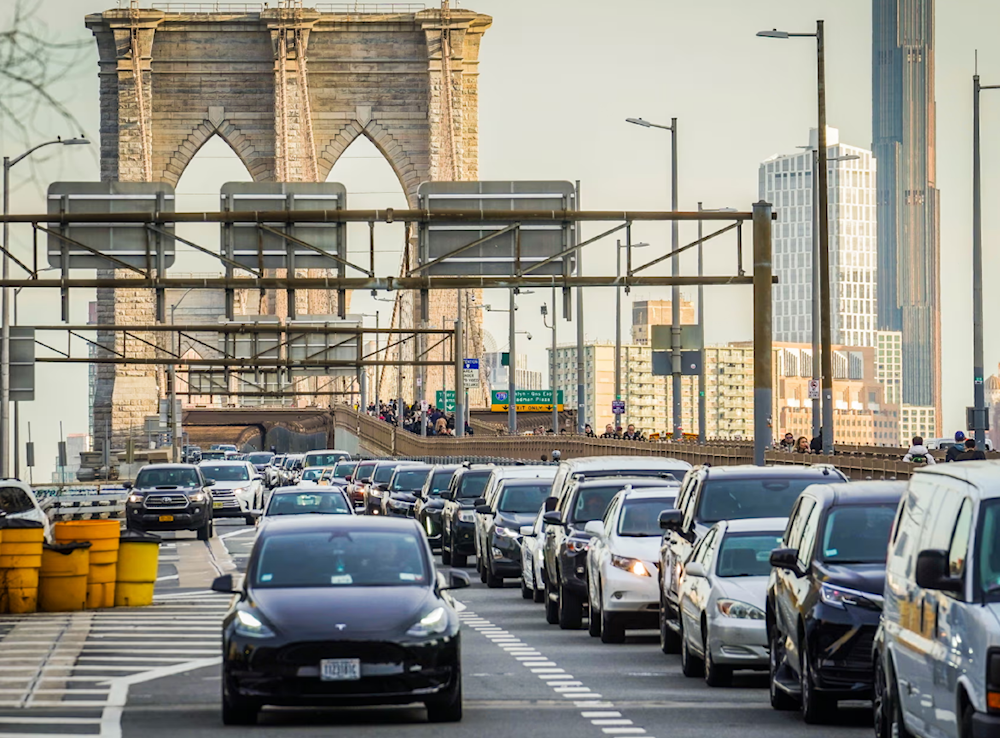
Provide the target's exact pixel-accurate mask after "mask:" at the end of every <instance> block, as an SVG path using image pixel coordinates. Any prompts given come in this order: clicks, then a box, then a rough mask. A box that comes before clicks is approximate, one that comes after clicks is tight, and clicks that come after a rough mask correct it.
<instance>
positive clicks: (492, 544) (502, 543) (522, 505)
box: [476, 477, 552, 589]
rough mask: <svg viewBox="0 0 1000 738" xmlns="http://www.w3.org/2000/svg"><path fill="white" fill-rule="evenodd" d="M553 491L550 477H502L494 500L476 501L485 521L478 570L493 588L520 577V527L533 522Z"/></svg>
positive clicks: (478, 511)
mask: <svg viewBox="0 0 1000 738" xmlns="http://www.w3.org/2000/svg"><path fill="white" fill-rule="evenodd" d="M550 494H552V480H551V479H524V478H518V477H514V478H512V479H503V480H501V481H500V483H499V485H498V490H497V494H495V495H492V497H493V501H492V502H490V503H487V502H486V501H485V500H481V501H480V500H477V502H481V503H482V504H479V505H476V512H477V513H480V514H481V515H484V516H485V517H486V522H485V523H483V524H482V528H483V531H482V533H483V539H484V541H483V543H482V544H481V545H480V548H479V550H480V552H481V553H482V560H481V561H480V562H479V567H480V568H479V571H480V573H481V574H482V577H483V581H484V582H485V583H486V586H487V587H489V588H490V589H494V588H496V587H502V586H503V580H504V578H505V577H509V578H514V577H520V576H521V526H523V525H531V524H533V523H534V522H535V518H536V517H538V510H539V508H540V507H541V506H542V504H543V503H544V502H545V500H546V499H548V497H549V495H550Z"/></svg>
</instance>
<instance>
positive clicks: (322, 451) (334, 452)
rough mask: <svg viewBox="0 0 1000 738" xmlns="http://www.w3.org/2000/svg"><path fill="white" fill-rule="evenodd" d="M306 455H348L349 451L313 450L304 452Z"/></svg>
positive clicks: (333, 449)
mask: <svg viewBox="0 0 1000 738" xmlns="http://www.w3.org/2000/svg"><path fill="white" fill-rule="evenodd" d="M306 453H307V454H348V455H350V453H351V452H350V451H345V450H344V449H342V448H314V449H313V450H312V451H306Z"/></svg>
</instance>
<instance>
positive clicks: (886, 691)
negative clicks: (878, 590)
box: [873, 461, 1000, 738]
mask: <svg viewBox="0 0 1000 738" xmlns="http://www.w3.org/2000/svg"><path fill="white" fill-rule="evenodd" d="M884 595H885V603H884V606H883V611H882V619H881V624H880V627H879V631H878V634H877V635H876V638H875V648H874V651H873V661H874V668H875V732H876V735H877V736H879V737H880V738H882V737H885V738H888V737H889V736H898V737H899V738H906V737H907V736H921V738H930V737H931V736H933V737H934V738H938V737H939V736H941V737H947V738H952V737H954V738H973V737H975V738H980V737H981V736H997V735H1000V461H967V462H962V463H956V464H937V465H935V466H930V467H924V468H923V469H921V470H920V471H919V472H918V473H916V474H914V475H913V477H912V478H911V479H910V481H909V483H908V484H907V489H906V492H905V494H904V495H903V497H902V499H901V500H900V503H899V508H898V510H897V512H896V521H895V524H894V526H893V531H892V536H891V538H890V540H889V551H888V559H887V562H886V580H885V592H884Z"/></svg>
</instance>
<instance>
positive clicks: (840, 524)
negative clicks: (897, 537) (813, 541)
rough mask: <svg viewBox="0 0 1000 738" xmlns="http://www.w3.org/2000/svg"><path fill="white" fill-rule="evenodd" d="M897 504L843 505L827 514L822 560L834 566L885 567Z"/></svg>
mask: <svg viewBox="0 0 1000 738" xmlns="http://www.w3.org/2000/svg"><path fill="white" fill-rule="evenodd" d="M895 517H896V505H843V506H841V507H834V508H832V509H831V510H830V512H829V513H827V516H826V524H825V525H824V527H823V538H822V541H823V548H822V549H821V551H820V554H821V556H822V557H823V561H826V562H828V563H831V564H884V563H885V559H886V552H887V549H888V546H889V534H890V533H891V532H892V521H893V520H894V519H895Z"/></svg>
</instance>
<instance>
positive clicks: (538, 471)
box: [493, 464, 557, 479]
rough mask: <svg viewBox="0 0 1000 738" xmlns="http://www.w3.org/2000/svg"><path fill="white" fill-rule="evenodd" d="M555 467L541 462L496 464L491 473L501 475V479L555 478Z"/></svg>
mask: <svg viewBox="0 0 1000 738" xmlns="http://www.w3.org/2000/svg"><path fill="white" fill-rule="evenodd" d="M556 471H557V467H555V466H549V465H543V464H531V465H525V466H498V467H496V468H495V469H494V470H493V473H494V474H496V475H498V476H499V477H501V478H502V479H517V478H518V477H521V478H528V479H555V477H556Z"/></svg>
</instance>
